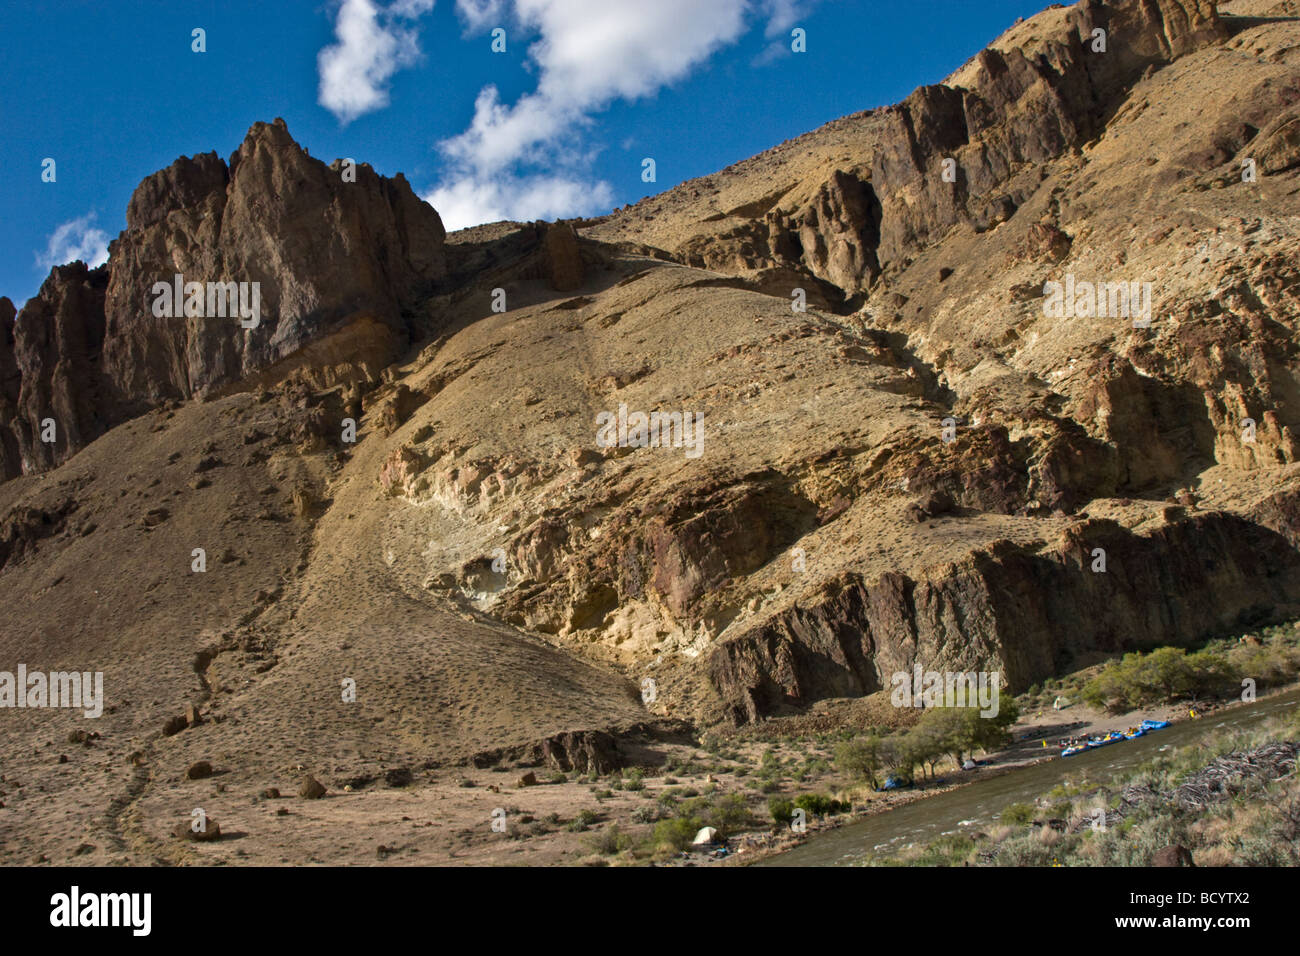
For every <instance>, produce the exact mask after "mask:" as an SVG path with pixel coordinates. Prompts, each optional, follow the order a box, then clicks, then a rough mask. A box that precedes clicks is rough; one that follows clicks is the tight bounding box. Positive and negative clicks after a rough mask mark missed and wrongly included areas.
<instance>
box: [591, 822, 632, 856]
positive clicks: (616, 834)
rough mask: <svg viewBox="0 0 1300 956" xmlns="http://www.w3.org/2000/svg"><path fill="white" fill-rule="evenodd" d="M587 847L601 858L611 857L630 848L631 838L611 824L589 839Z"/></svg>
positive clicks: (616, 825) (615, 824)
mask: <svg viewBox="0 0 1300 956" xmlns="http://www.w3.org/2000/svg"><path fill="white" fill-rule="evenodd" d="M587 845H588V846H590V847H591V848H592V849H593V850H595V851H596V852H597V853H600V854H601V855H603V856H613V855H614V854H616V853H622V852H623V851H624V850H626V849H629V848H630V847H631V846H632V838H631V837H630V836H628V835H627V834H626V833H624V832H622V831H621V830H620V829H619V828H618V824H617V823H611V824H610V825H609V826H607V827H605V829H603V830H601V831H599V832H598V833H597V834H596V835H595V836H593V837H590V838H589V839H588V840H587Z"/></svg>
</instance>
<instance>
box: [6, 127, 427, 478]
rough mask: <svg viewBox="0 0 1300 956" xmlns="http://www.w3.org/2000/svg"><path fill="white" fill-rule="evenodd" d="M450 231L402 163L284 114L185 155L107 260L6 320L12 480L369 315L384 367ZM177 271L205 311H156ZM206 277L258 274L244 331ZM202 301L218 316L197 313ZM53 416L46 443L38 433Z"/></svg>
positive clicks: (162, 177) (151, 180)
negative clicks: (293, 125)
mask: <svg viewBox="0 0 1300 956" xmlns="http://www.w3.org/2000/svg"><path fill="white" fill-rule="evenodd" d="M443 238H444V230H443V227H442V222H441V220H440V219H439V217H438V214H437V213H436V212H435V211H434V210H433V209H432V207H430V206H429V205H428V204H427V203H425V202H423V201H422V200H420V199H419V198H418V197H416V195H415V194H414V193H413V192H412V191H411V188H410V186H409V185H408V184H407V182H406V180H405V179H404V178H403V177H402V176H401V175H400V174H398V175H397V176H396V177H395V178H393V179H388V178H385V177H383V176H380V175H378V174H377V173H375V172H374V170H373V169H371V168H370V166H368V165H366V164H359V165H346V164H345V163H344V162H343V161H335V163H334V164H333V165H331V166H326V165H325V164H324V163H322V162H321V161H319V160H317V159H313V158H312V157H310V156H308V155H307V153H306V152H305V151H304V150H303V149H302V148H301V147H299V146H298V144H297V143H295V142H294V141H293V139H292V138H291V137H290V135H289V131H288V129H287V127H286V126H285V124H284V121H283V120H276V121H275V122H274V123H256V124H254V125H253V127H252V128H251V129H250V130H249V132H248V135H247V137H246V138H245V139H244V142H243V143H242V144H241V145H240V147H239V149H237V150H236V151H235V152H234V154H233V155H232V156H231V157H230V161H229V162H228V163H227V162H225V161H223V160H222V159H220V158H219V157H218V156H217V155H216V154H215V153H207V154H203V155H199V156H194V157H188V158H186V157H182V158H181V159H178V160H177V161H176V162H175V163H173V164H172V165H171V166H169V167H168V168H166V169H164V170H161V171H159V172H157V173H154V174H153V175H152V176H150V177H148V178H147V179H145V180H144V182H142V183H141V184H140V186H139V187H138V188H137V189H136V191H135V194H134V195H133V196H132V197H131V201H130V204H129V206H128V207H127V228H126V231H125V232H123V233H122V234H121V235H120V236H119V237H118V238H117V239H116V240H115V241H114V242H113V243H112V244H111V245H110V247H109V261H108V263H107V264H106V265H105V266H104V267H102V268H101V269H99V270H95V271H94V272H87V270H86V269H85V268H84V267H78V266H77V265H75V264H74V265H72V266H61V267H58V268H56V269H54V270H53V272H51V274H50V277H49V279H47V280H46V282H45V284H44V285H43V286H42V288H41V292H40V294H39V295H38V296H37V297H36V298H35V299H33V300H32V301H31V302H29V303H28V304H27V305H26V306H25V307H24V308H23V310H22V312H21V313H20V314H19V315H18V318H17V321H16V323H15V324H14V326H13V329H12V333H10V332H9V330H8V323H5V325H6V340H5V341H4V342H0V350H3V351H2V352H0V374H4V373H3V370H4V369H6V368H15V369H16V385H17V389H16V396H11V395H10V393H11V392H13V391H14V384H15V378H14V375H13V373H12V372H11V373H10V374H9V375H8V376H7V378H6V385H5V388H6V393H5V398H6V404H5V405H4V406H0V408H2V409H3V411H0V435H3V436H5V437H4V441H5V447H6V452H5V458H4V461H3V466H4V475H5V477H12V476H13V475H15V474H18V473H19V472H20V471H21V470H23V468H24V467H25V468H26V470H33V471H35V470H43V469H46V468H49V467H51V466H52V465H54V464H56V463H58V462H60V461H63V460H65V459H66V458H67V457H68V456H69V455H71V454H73V453H75V452H76V451H78V450H80V449H81V448H83V447H84V446H85V445H86V444H87V443H88V442H90V441H92V440H94V439H95V438H96V437H98V436H99V435H101V434H102V433H103V432H104V431H105V430H106V429H108V428H110V427H112V426H113V425H115V424H118V423H119V422H122V421H124V420H126V419H127V418H129V417H131V416H134V415H137V414H139V413H140V412H142V411H144V410H146V409H148V408H151V407H154V406H156V405H157V404H158V403H160V402H162V401H165V400H169V399H188V398H192V397H196V396H203V395H205V394H208V393H211V392H212V391H213V390H214V389H218V388H220V387H221V386H226V385H229V384H231V383H237V382H240V381H241V380H243V379H245V378H247V377H249V376H250V375H251V374H252V373H254V372H257V371H259V370H261V369H264V368H267V367H268V366H271V365H273V364H275V363H276V362H279V361H281V360H283V359H284V358H285V357H286V356H290V355H292V354H294V353H295V352H297V351H298V350H300V349H302V348H303V346H304V345H306V344H307V343H309V342H312V341H314V340H317V339H319V338H321V337H323V336H325V335H327V334H329V333H333V332H336V331H337V330H339V329H341V328H343V327H345V326H348V325H349V324H351V323H355V322H358V321H361V320H367V321H373V322H375V323H378V324H379V325H381V326H384V327H387V329H388V330H390V331H391V332H392V333H393V334H392V335H391V337H389V338H388V339H387V340H386V341H387V353H388V354H387V355H386V356H384V358H383V360H382V362H381V366H382V365H383V364H387V362H389V361H391V360H392V358H393V357H395V356H396V354H398V352H399V351H400V349H401V348H402V347H404V346H405V344H406V341H407V337H408V321H407V318H406V317H404V312H409V310H411V309H413V308H414V306H415V304H416V303H417V302H418V301H419V300H421V299H422V298H425V297H427V296H428V295H429V294H430V293H431V292H432V291H433V289H434V288H435V286H436V284H437V282H438V280H440V279H442V278H443V277H444V276H445V275H446V268H447V267H446V260H445V256H444V252H443ZM178 274H179V275H181V276H183V282H185V283H189V282H197V283H203V284H204V289H203V293H202V295H201V297H200V300H201V305H202V309H201V311H200V310H199V309H197V308H196V309H190V310H187V309H186V308H185V307H184V305H183V304H182V303H181V302H177V303H174V304H173V307H172V308H171V309H170V311H171V314H170V315H163V316H159V315H158V314H156V312H157V311H159V310H156V309H155V303H156V301H157V299H158V293H157V292H156V291H155V289H154V286H155V284H156V283H160V282H161V283H165V284H168V285H170V284H172V283H173V281H174V278H173V277H174V276H176V275H178ZM209 283H247V284H249V293H250V294H249V299H250V300H251V287H252V284H253V283H256V284H257V294H258V296H259V300H258V301H259V307H260V315H259V316H258V321H257V324H256V326H255V327H251V328H244V327H242V326H241V324H240V322H241V320H240V318H239V317H238V316H236V315H234V314H232V313H233V312H234V308H233V304H232V303H231V302H230V301H229V300H227V299H226V298H224V296H219V297H217V298H216V299H215V300H214V299H213V298H212V297H211V296H210V295H209V293H208V284H209ZM188 296H189V294H188V292H187V293H186V294H185V297H186V301H187V302H188ZM211 305H217V306H219V307H220V311H221V314H215V310H214V314H212V315H208V314H206V313H207V312H208V311H209V307H210V306H211ZM249 305H251V301H249ZM187 311H188V313H189V314H187ZM195 312H200V314H194V313H195ZM245 321H246V322H248V323H250V324H251V320H245ZM10 337H11V338H12V343H10V342H9V341H8V338H10ZM47 418H52V419H53V420H54V422H55V424H56V431H55V434H56V441H55V442H53V443H49V442H42V441H40V440H39V432H40V422H41V421H42V420H44V419H47ZM13 444H16V446H17V449H18V451H17V459H16V460H15V458H14V456H13V454H12V450H11V445H13Z"/></svg>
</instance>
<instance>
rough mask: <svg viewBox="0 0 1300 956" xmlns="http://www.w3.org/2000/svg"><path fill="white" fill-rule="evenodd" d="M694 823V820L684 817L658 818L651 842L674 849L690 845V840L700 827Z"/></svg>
mask: <svg viewBox="0 0 1300 956" xmlns="http://www.w3.org/2000/svg"><path fill="white" fill-rule="evenodd" d="M694 823H695V821H692V820H690V819H688V818H686V817H674V818H672V819H671V820H660V821H659V822H658V823H656V824H655V828H654V836H653V838H652V842H653V843H654V844H655V845H656V846H663V845H666V846H669V847H672V848H673V849H674V850H684V849H686V847H688V846H690V844H691V841H692V840H694V839H695V834H696V833H698V832H699V829H700V828H699V827H697V826H695V825H694Z"/></svg>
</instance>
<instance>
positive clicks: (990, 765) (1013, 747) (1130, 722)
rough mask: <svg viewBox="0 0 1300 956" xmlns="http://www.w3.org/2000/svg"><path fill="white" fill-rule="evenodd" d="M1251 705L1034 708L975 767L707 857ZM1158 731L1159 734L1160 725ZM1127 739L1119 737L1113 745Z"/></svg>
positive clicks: (747, 860)
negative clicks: (1106, 738) (1063, 751)
mask: <svg viewBox="0 0 1300 956" xmlns="http://www.w3.org/2000/svg"><path fill="white" fill-rule="evenodd" d="M1296 690H1300V682H1292V683H1290V684H1288V685H1285V686H1283V687H1279V688H1277V689H1275V690H1272V691H1270V692H1268V693H1266V694H1261V695H1260V697H1259V700H1260V701H1265V700H1272V699H1274V698H1276V697H1279V696H1282V695H1285V694H1288V693H1291V692H1294V691H1296ZM1249 706H1251V704H1250V703H1247V702H1242V701H1202V702H1197V703H1196V704H1195V705H1190V704H1188V703H1186V702H1180V703H1177V704H1163V705H1158V706H1153V707H1148V708H1143V709H1142V710H1140V711H1130V712H1128V713H1125V714H1109V713H1106V712H1105V711H1102V710H1099V709H1097V708H1092V707H1088V706H1086V705H1083V704H1073V705H1071V706H1069V707H1066V708H1065V709H1062V710H1059V711H1057V710H1052V709H1050V708H1046V709H1040V710H1035V711H1033V712H1031V713H1029V714H1027V715H1026V716H1025V717H1023V718H1022V719H1021V720H1020V721H1019V722H1018V723H1017V724H1016V725H1015V726H1014V728H1013V730H1012V736H1013V738H1014V741H1013V743H1011V744H1009V745H1008V746H1006V747H1004V748H1002V749H1000V750H998V751H996V752H994V753H990V754H988V755H987V756H986V757H984V758H982V759H981V760H980V761H979V762H978V766H977V767H976V769H974V770H969V771H949V772H947V773H944V774H941V775H940V776H939V777H938V778H937V780H934V781H924V782H922V784H920V785H919V786H917V787H916V788H914V789H909V790H903V791H891V792H883V793H870V794H868V795H866V798H865V800H864V802H863V803H862V804H861V805H856V806H855V807H854V809H853V811H852V812H851V813H845V814H839V815H836V816H834V817H830V818H827V819H825V820H818V821H815V822H814V821H811V820H810V821H809V824H808V828H807V832H806V833H803V834H794V833H788V832H779V831H775V830H774V831H772V832H768V833H763V834H753V833H751V834H746V835H744V836H743V837H741V838H739V839H738V840H737V841H736V852H735V854H734V855H733V856H732V857H730V858H728V859H725V860H721V861H716V862H714V861H709V862H714V865H730V866H737V865H739V866H747V865H751V864H754V863H757V862H759V861H763V860H768V859H770V858H772V857H775V856H780V855H782V854H785V853H788V852H790V851H791V850H793V849H795V848H797V847H799V846H802V845H804V844H805V843H808V842H810V841H815V840H817V839H819V838H820V837H822V836H824V835H825V834H826V833H827V832H829V831H834V830H838V829H841V828H843V827H845V826H849V825H852V824H854V823H856V822H859V821H861V820H863V819H866V818H868V817H873V816H877V815H879V814H883V813H889V812H891V811H893V810H896V809H899V808H901V807H904V806H909V805H912V804H915V803H919V802H923V801H926V800H929V799H933V798H935V797H937V796H940V795H942V794H946V793H950V792H952V791H954V790H958V789H962V788H964V787H968V786H971V785H972V784H976V783H982V782H986V781H988V780H991V779H993V778H995V777H1000V776H1004V775H1007V774H1013V773H1016V772H1017V771H1019V770H1023V769H1024V768H1026V767H1029V766H1033V765H1036V764H1040V763H1044V762H1047V761H1052V760H1061V759H1064V760H1067V761H1068V760H1070V759H1071V758H1061V757H1060V749H1059V747H1058V746H1056V744H1057V742H1058V741H1059V739H1060V738H1061V737H1065V736H1070V737H1075V736H1092V735H1095V734H1105V733H1109V732H1110V731H1113V730H1125V729H1127V728H1129V727H1132V726H1135V725H1136V724H1138V723H1140V722H1141V721H1142V720H1148V719H1150V720H1167V721H1169V722H1170V724H1171V725H1175V726H1176V725H1179V724H1185V723H1188V722H1193V721H1203V720H1211V719H1213V718H1215V717H1220V716H1223V715H1224V714H1226V713H1229V712H1232V711H1235V710H1238V709H1240V708H1245V707H1249ZM1193 710H1194V711H1195V713H1196V716H1195V717H1192V716H1190V713H1191V712H1192V711H1193ZM1154 733H1155V734H1159V733H1161V731H1155V732H1154ZM1043 740H1046V741H1047V742H1048V746H1047V747H1046V748H1044V747H1043V746H1042V741H1043ZM1124 745H1125V744H1124V743H1119V744H1116V745H1115V746H1116V747H1123V746H1124Z"/></svg>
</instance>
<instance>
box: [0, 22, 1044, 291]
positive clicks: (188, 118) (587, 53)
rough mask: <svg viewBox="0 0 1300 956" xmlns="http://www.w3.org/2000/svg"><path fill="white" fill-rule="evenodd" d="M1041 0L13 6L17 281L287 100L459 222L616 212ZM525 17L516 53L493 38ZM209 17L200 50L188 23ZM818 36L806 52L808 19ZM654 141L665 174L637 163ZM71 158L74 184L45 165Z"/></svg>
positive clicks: (947, 56)
mask: <svg viewBox="0 0 1300 956" xmlns="http://www.w3.org/2000/svg"><path fill="white" fill-rule="evenodd" d="M1045 6H1047V3H1046V2H1045V0H906V2H898V0H839V2H836V0H436V2H435V0H314V2H313V0H258V2H252V0H190V2H186V0H178V2H163V0H154V2H146V0H113V2H111V3H105V2H103V0H62V2H43V0H32V2H30V3H23V4H18V3H7V4H3V5H0V82H3V87H0V88H2V89H3V90H4V95H3V98H2V99H0V142H2V143H3V144H4V150H3V153H0V167H2V169H3V182H4V184H5V189H4V190H3V191H0V223H3V228H2V229H0V244H2V245H0V295H8V296H9V297H10V298H12V299H13V300H14V302H15V303H16V304H17V305H18V306H19V307H21V306H22V304H23V302H25V301H26V299H27V298H28V297H29V296H32V295H34V294H35V293H36V291H37V289H38V288H39V287H40V283H41V281H42V279H43V278H44V277H45V275H46V274H48V272H49V266H50V264H51V263H53V262H57V261H67V260H68V259H71V258H78V257H80V258H86V259H94V258H97V257H102V255H103V246H104V243H105V242H106V241H107V240H108V239H109V238H111V237H115V236H116V235H117V234H118V232H120V231H121V230H122V229H123V228H124V227H125V225H126V222H125V215H126V204H127V201H128V199H129V198H130V196H131V193H132V191H133V190H134V189H135V187H136V185H138V183H139V182H140V180H141V179H142V178H144V177H145V176H147V175H148V174H149V173H151V172H153V171H154V170H157V169H161V168H163V167H164V166H167V165H168V164H170V163H171V162H172V161H173V160H174V159H176V157H178V156H180V155H193V154H195V153H200V152H208V151H211V150H216V152H217V153H218V154H219V155H221V156H222V157H225V158H228V157H229V155H230V153H232V152H233V151H234V150H235V148H236V147H237V146H238V145H239V143H240V141H241V140H242V139H243V137H244V134H245V133H246V132H247V130H248V127H249V126H250V125H251V124H252V123H253V122H255V121H257V120H271V119H273V118H275V117H277V116H282V117H284V119H285V120H286V122H287V123H288V125H289V131H290V132H291V133H292V134H293V136H294V138H295V139H297V140H298V142H299V143H301V144H302V145H304V146H305V147H307V148H308V149H309V150H310V151H311V154H312V155H313V156H316V157H319V158H321V159H323V160H325V161H326V162H329V161H330V160H332V159H334V158H335V157H340V156H350V157H354V158H355V159H357V160H358V161H362V162H369V163H371V164H372V165H373V166H374V167H375V168H376V169H377V170H379V171H380V172H382V173H385V174H389V175H391V174H393V173H396V172H399V171H400V172H403V173H405V174H406V177H407V178H408V179H409V180H410V181H411V184H412V186H413V187H414V188H415V189H416V191H417V192H418V193H419V194H420V195H422V196H424V197H425V198H428V199H430V201H432V202H433V203H434V206H435V207H436V208H438V211H439V212H440V213H442V214H443V216H444V219H445V220H447V222H448V226H449V227H453V228H454V227H458V226H463V225H468V224H472V223H473V222H479V221H491V220H493V219H499V218H507V217H509V218H518V219H534V218H546V219H553V218H555V217H557V216H573V215H584V214H585V215H592V214H599V213H601V212H605V211H608V209H609V208H612V207H614V206H620V205H622V204H624V203H628V202H635V201H636V200H638V199H640V198H642V197H643V196H646V195H648V194H650V193H654V192H660V191H662V190H664V189H667V188H669V187H671V186H673V185H675V184H676V183H679V182H681V181H683V180H685V179H690V178H691V177H693V176H699V175H703V174H706V173H710V172H713V171H715V170H718V169H720V168H722V167H724V166H726V165H728V164H730V163H733V162H736V161H737V160H740V159H743V158H745V157H747V156H751V155H753V154H754V153H757V152H760V151H761V150H763V149H766V148H768V147H769V146H773V145H775V144H777V143H779V142H781V141H782V140H784V139H788V138H790V137H792V136H796V135H798V134H800V133H803V132H806V131H808V130H810V129H814V128H816V127H817V126H819V125H821V124H822V123H825V122H827V121H828V120H831V119H834V118H836V117H838V116H843V115H844V114H846V113H851V112H854V111H857V110H862V109H870V108H872V107H875V106H880V105H884V104H888V103H894V102H897V101H898V100H900V99H902V98H903V97H905V96H906V95H907V94H908V93H910V92H911V91H912V90H913V89H914V88H916V87H917V86H919V85H921V84H923V83H933V82H938V81H939V80H941V79H942V78H943V77H944V76H945V75H947V74H948V73H949V72H951V71H952V70H953V69H955V68H956V67H958V66H959V65H960V64H961V63H963V62H964V61H965V60H966V59H967V58H968V57H970V56H971V55H973V54H974V53H975V52H977V51H978V50H979V49H980V48H982V47H983V46H985V45H986V44H987V43H988V42H989V41H991V40H992V39H994V38H995V37H996V36H997V35H998V34H1000V33H1001V32H1002V31H1003V30H1004V29H1006V28H1007V27H1008V26H1010V25H1011V24H1012V23H1013V22H1014V21H1015V19H1016V18H1017V17H1020V16H1031V15H1032V14H1034V13H1035V12H1037V11H1039V10H1041V9H1043V8H1044V7H1045ZM496 27H500V28H502V29H504V30H505V46H506V50H505V52H504V53H494V52H493V51H492V49H491V44H492V35H491V33H492V30H493V29H494V28H496ZM195 28H202V29H203V30H204V31H205V43H206V52H202V53H198V52H194V51H193V49H192V46H193V44H194V40H193V39H192V31H193V30H194V29H195ZM795 28H799V29H802V30H804V31H805V32H806V46H807V52H804V53H794V52H792V51H791V50H790V44H791V35H790V34H791V30H793V29H795ZM644 157H653V158H654V159H655V163H656V171H657V181H656V182H655V183H645V182H642V180H641V169H642V166H641V161H642V159H643V158H644ZM46 158H52V159H54V161H55V163H56V166H55V176H56V179H55V181H54V182H52V183H50V182H43V181H42V169H43V165H42V164H43V161H44V160H45V159H46Z"/></svg>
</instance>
